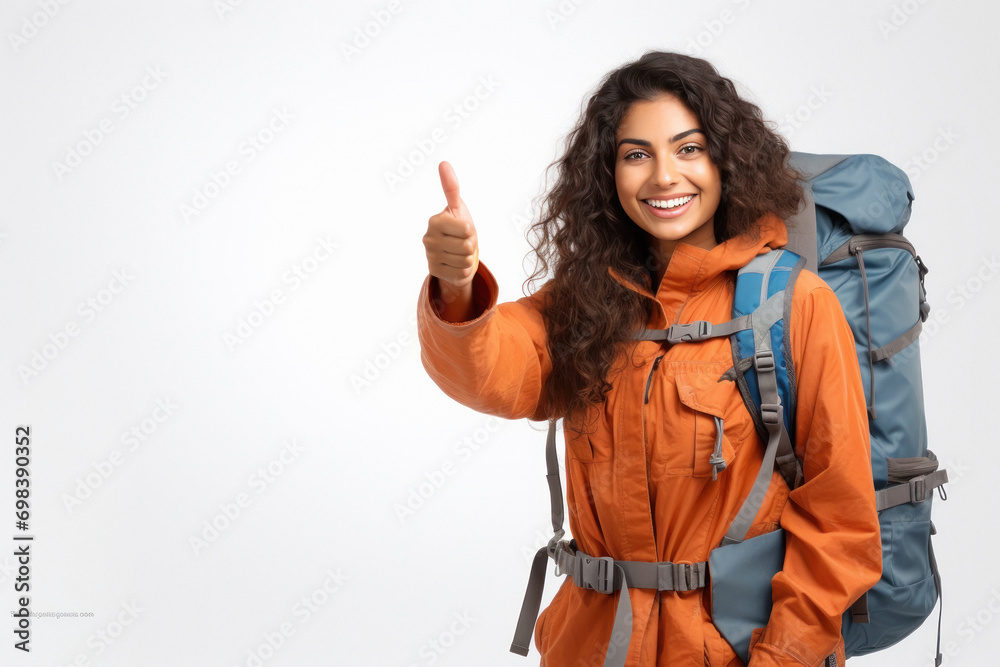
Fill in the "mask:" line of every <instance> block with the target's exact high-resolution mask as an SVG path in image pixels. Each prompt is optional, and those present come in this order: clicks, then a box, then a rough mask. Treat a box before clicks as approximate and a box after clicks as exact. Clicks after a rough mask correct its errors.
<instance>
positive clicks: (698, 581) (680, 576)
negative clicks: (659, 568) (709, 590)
mask: <svg viewBox="0 0 1000 667" xmlns="http://www.w3.org/2000/svg"><path fill="white" fill-rule="evenodd" d="M671 569H672V570H673V575H674V590H675V591H693V590H695V589H698V588H701V587H703V586H704V585H705V577H704V570H703V569H702V567H701V563H671Z"/></svg>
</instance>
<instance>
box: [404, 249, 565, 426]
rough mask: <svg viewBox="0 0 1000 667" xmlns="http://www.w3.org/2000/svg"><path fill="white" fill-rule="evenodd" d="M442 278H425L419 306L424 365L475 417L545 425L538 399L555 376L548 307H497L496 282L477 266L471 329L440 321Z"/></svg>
mask: <svg viewBox="0 0 1000 667" xmlns="http://www.w3.org/2000/svg"><path fill="white" fill-rule="evenodd" d="M437 281H438V279H437V278H436V277H434V276H431V275H430V274H428V275H427V277H426V278H425V279H424V283H423V286H422V287H421V290H420V297H419V301H418V303H417V337H418V340H419V342H420V360H421V362H422V363H423V365H424V369H426V371H427V373H428V375H430V377H431V379H432V380H433V381H434V383H435V384H437V385H438V386H439V387H440V388H441V390H442V391H444V393H445V394H447V395H448V396H450V397H451V398H453V399H455V400H456V401H458V402H459V403H461V404H462V405H465V406H467V407H469V408H472V409H473V410H476V411H478V412H483V413H486V414H491V415H495V416H497V417H503V418H506V419H519V418H522V417H527V418H529V419H532V420H534V421H544V420H546V419H547V418H548V417H547V415H546V414H545V406H544V405H543V402H542V400H541V397H542V395H543V386H544V382H545V379H546V377H547V376H548V374H549V372H550V370H551V360H550V358H549V353H548V348H547V344H546V333H545V322H544V319H543V308H542V306H543V303H544V298H543V295H544V292H545V291H546V287H545V285H543V286H542V288H541V289H539V290H538V291H537V292H536V293H534V294H532V295H531V296H527V297H522V298H520V299H518V300H517V301H513V302H509V303H501V304H497V298H498V295H499V289H498V286H497V281H496V278H494V277H493V274H492V273H491V272H490V270H489V269H488V268H487V267H486V265H485V264H484V263H483V262H482V260H480V262H479V268H478V270H477V271H476V275H475V276H474V277H473V283H472V284H473V302H474V303H475V314H474V316H473V319H471V320H468V321H466V322H457V323H454V322H448V321H446V320H444V319H442V318H441V315H440V314H439V312H438V309H437V307H436V305H435V301H436V300H437V299H439V298H440V293H439V291H438V289H439V287H438V284H437Z"/></svg>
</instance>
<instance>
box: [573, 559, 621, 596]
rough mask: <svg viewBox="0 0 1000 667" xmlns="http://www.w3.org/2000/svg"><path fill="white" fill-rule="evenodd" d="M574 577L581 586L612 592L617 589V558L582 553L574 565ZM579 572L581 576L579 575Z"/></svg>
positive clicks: (599, 591)
mask: <svg viewBox="0 0 1000 667" xmlns="http://www.w3.org/2000/svg"><path fill="white" fill-rule="evenodd" d="M574 570H575V571H574V572H573V579H574V580H575V581H576V584H577V585H578V586H580V587H581V588H590V589H593V590H595V591H597V592H598V593H605V594H610V593H613V592H614V590H615V559H614V558H612V557H611V556H585V555H583V554H580V555H578V556H577V558H576V563H575V565H574ZM577 573H579V575H580V576H579V577H578V576H577Z"/></svg>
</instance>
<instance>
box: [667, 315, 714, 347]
mask: <svg viewBox="0 0 1000 667" xmlns="http://www.w3.org/2000/svg"><path fill="white" fill-rule="evenodd" d="M711 335H712V323H711V322H707V321H705V320H699V321H697V322H690V323H688V324H671V325H670V326H669V327H667V342H668V343H688V342H691V341H693V340H701V339H703V338H708V337H709V336H711Z"/></svg>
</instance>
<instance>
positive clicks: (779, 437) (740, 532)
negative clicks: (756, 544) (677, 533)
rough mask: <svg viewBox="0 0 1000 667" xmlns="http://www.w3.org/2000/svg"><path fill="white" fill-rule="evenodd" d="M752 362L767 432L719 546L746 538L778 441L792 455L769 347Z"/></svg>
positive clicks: (757, 507) (769, 477) (762, 499)
mask: <svg viewBox="0 0 1000 667" xmlns="http://www.w3.org/2000/svg"><path fill="white" fill-rule="evenodd" d="M754 365H755V366H756V367H757V382H758V385H759V386H760V399H761V405H760V408H761V409H760V416H761V419H762V420H763V421H764V426H765V427H766V428H767V433H768V438H767V448H766V449H765V450H764V460H763V461H761V464H760V470H759V471H757V479H756V480H754V483H753V488H751V489H750V493H749V495H747V498H746V500H744V501H743V506H742V507H740V511H739V512H738V513H737V514H736V518H735V519H733V523H732V524H731V525H730V526H729V530H728V531H727V532H726V536H725V537H724V538H723V539H722V546H726V545H729V544H735V543H737V542H742V541H743V540H744V538H746V535H747V532H748V531H749V530H750V526H751V525H752V524H753V520H754V518H756V516H757V512H758V511H760V507H761V505H762V504H763V503H764V496H765V495H767V489H768V487H769V486H770V485H771V473H772V472H773V471H774V464H775V459H776V457H777V454H778V448H779V446H781V443H782V441H784V445H785V446H787V448H788V451H790V452H792V459H794V458H795V454H794V451H793V450H792V444H791V440H790V439H789V437H788V431H786V430H785V424H784V416H783V411H784V408H783V407H782V405H781V398H780V396H779V395H778V380H777V377H776V375H775V371H774V354H773V353H772V352H771V350H770V349H759V350H757V351H756V352H755V353H754ZM793 463H794V461H793Z"/></svg>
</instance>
